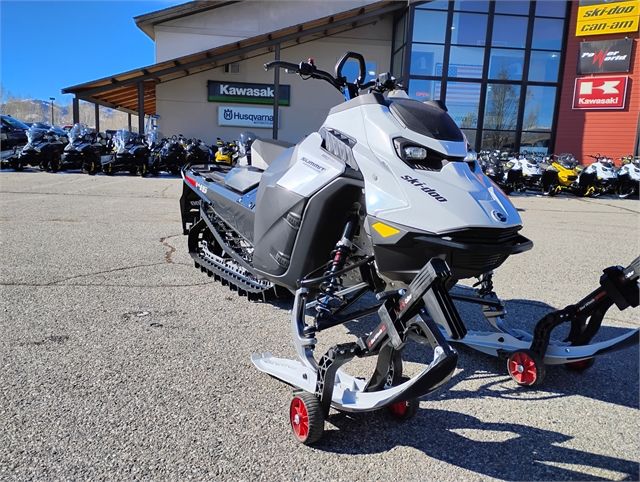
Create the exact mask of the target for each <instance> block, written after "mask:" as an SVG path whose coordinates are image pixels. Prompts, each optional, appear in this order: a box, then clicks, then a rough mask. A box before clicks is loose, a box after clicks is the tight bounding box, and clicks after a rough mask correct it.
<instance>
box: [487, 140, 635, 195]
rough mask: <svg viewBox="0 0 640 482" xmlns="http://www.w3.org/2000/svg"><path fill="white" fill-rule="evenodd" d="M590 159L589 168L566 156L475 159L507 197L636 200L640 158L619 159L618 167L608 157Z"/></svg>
mask: <svg viewBox="0 0 640 482" xmlns="http://www.w3.org/2000/svg"><path fill="white" fill-rule="evenodd" d="M589 157H590V158H591V159H592V161H591V162H590V163H589V164H588V165H581V164H580V163H579V162H578V160H577V159H576V158H575V156H574V155H573V154H569V153H565V154H558V155H556V154H554V155H551V156H542V155H539V154H532V153H521V154H519V155H512V154H510V153H509V152H500V151H481V152H480V153H479V154H478V157H477V159H478V163H479V164H480V166H481V167H482V170H483V171H484V173H485V174H486V175H487V176H488V177H489V178H491V180H493V181H494V182H495V183H496V184H497V185H498V186H500V187H501V188H502V190H503V191H504V192H506V193H507V194H511V193H512V192H526V191H534V192H540V193H542V194H544V195H546V196H555V195H557V194H560V193H568V194H573V195H575V196H580V197H597V196H601V195H603V194H610V195H615V196H618V197H620V198H629V197H634V198H637V197H638V192H639V188H640V157H638V156H636V157H634V156H631V155H628V156H625V157H622V158H620V159H619V161H620V166H619V167H616V166H615V164H614V162H613V159H611V158H610V157H607V156H603V155H601V154H596V155H593V156H589Z"/></svg>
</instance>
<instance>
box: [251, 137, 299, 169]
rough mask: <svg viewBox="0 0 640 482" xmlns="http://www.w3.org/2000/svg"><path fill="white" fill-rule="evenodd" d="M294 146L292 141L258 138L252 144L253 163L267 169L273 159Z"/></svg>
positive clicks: (254, 165)
mask: <svg viewBox="0 0 640 482" xmlns="http://www.w3.org/2000/svg"><path fill="white" fill-rule="evenodd" d="M293 146H294V144H292V143H291V142H285V141H274V140H271V139H256V140H255V141H253V144H251V165H252V166H253V167H257V168H258V169H262V170H265V169H266V168H267V167H269V164H271V161H273V160H274V159H275V158H276V157H278V156H279V155H280V154H282V153H283V152H284V151H286V150H287V149H289V148H290V147H293Z"/></svg>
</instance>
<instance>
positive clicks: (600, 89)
mask: <svg viewBox="0 0 640 482" xmlns="http://www.w3.org/2000/svg"><path fill="white" fill-rule="evenodd" d="M627 79H628V77H627V76H616V77H583V78H581V79H576V85H575V87H574V90H573V108H574V109H624V102H625V98H626V97H627Z"/></svg>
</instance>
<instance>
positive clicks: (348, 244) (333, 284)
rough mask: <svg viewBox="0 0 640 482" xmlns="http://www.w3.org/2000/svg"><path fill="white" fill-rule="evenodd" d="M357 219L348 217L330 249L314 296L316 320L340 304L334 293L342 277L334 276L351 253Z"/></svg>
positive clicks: (337, 289)
mask: <svg viewBox="0 0 640 482" xmlns="http://www.w3.org/2000/svg"><path fill="white" fill-rule="evenodd" d="M357 219H358V218H357V217H356V216H354V215H352V216H350V217H349V219H348V220H347V222H346V224H345V226H344V229H343V231H342V236H341V238H340V240H339V241H338V242H337V243H336V246H335V248H334V249H333V251H331V265H330V266H329V269H328V270H326V271H325V272H324V275H323V277H324V278H325V281H324V282H323V283H322V284H321V285H320V292H321V294H319V295H318V296H317V297H316V301H317V304H316V313H317V315H316V320H322V319H325V318H327V317H329V316H331V314H332V312H333V310H334V309H336V308H338V307H339V306H340V305H341V304H342V300H341V299H340V297H339V296H336V294H335V293H336V292H338V291H340V289H342V278H341V277H340V276H335V273H337V272H338V271H340V270H341V269H343V268H344V266H345V264H346V263H347V258H348V257H349V254H351V249H352V247H353V236H354V233H355V229H356V226H357Z"/></svg>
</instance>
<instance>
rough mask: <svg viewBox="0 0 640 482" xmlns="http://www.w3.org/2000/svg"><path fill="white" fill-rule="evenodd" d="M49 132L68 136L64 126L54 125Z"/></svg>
mask: <svg viewBox="0 0 640 482" xmlns="http://www.w3.org/2000/svg"><path fill="white" fill-rule="evenodd" d="M49 134H53V135H55V136H66V135H67V131H65V130H64V129H63V128H62V127H58V126H53V127H52V128H51V129H49Z"/></svg>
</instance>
